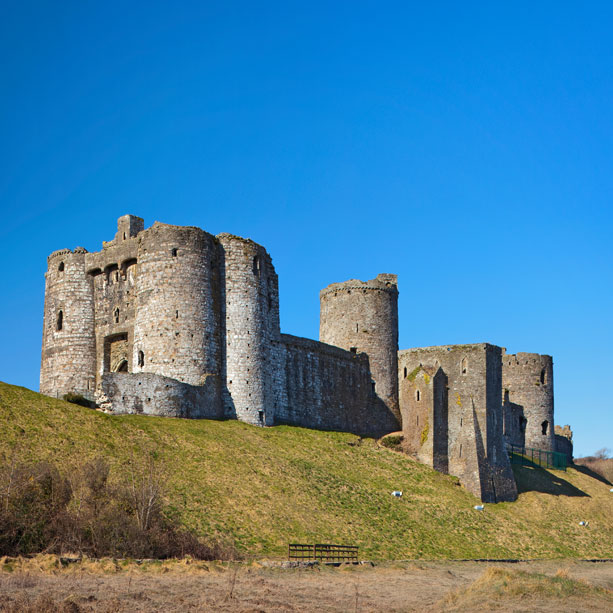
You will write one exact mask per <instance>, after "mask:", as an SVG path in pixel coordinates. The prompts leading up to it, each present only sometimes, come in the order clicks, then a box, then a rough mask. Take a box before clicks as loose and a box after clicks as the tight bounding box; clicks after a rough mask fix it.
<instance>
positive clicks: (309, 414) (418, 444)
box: [40, 215, 572, 501]
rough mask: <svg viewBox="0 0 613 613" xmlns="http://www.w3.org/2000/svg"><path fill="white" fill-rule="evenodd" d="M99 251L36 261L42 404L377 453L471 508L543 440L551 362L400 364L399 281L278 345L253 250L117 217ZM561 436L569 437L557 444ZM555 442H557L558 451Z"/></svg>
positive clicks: (499, 494)
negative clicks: (399, 457)
mask: <svg viewBox="0 0 613 613" xmlns="http://www.w3.org/2000/svg"><path fill="white" fill-rule="evenodd" d="M117 227H118V229H117V234H116V235H115V237H114V239H113V240H112V241H109V242H104V243H103V248H102V250H101V251H98V252H96V253H88V252H87V251H86V250H85V249H83V248H81V247H77V248H76V249H74V251H71V250H68V249H62V250H59V251H55V252H54V253H52V254H51V255H50V256H49V258H48V268H47V273H46V275H45V279H46V287H45V307H44V322H43V346H42V360H41V375H40V391H41V392H42V393H44V394H48V395H53V396H62V395H65V394H68V393H76V394H80V395H82V396H84V397H86V398H88V399H89V400H91V401H95V402H96V403H97V404H98V406H99V407H100V408H101V409H102V410H105V411H107V412H110V413H115V414H119V413H141V414H144V415H161V416H166V417H189V418H212V419H219V418H234V419H239V420H241V421H245V422H247V423H250V424H253V425H256V426H273V425H275V424H290V425H297V426H302V427H307V428H317V429H325V430H339V431H346V432H353V433H356V434H359V435H362V436H373V437H380V436H382V435H384V434H387V433H390V432H394V431H397V430H399V429H400V428H401V423H402V430H403V433H404V436H405V440H406V442H407V445H408V447H409V451H410V452H411V453H413V454H414V455H415V457H416V458H417V459H419V460H420V461H422V462H424V463H427V464H429V465H430V466H432V467H433V468H435V469H437V470H440V471H442V472H449V473H451V474H454V475H457V476H459V477H460V479H461V481H462V483H464V485H465V486H466V487H467V488H468V489H469V490H470V491H472V492H473V493H475V494H476V495H477V496H479V497H481V499H482V500H487V501H501V500H512V499H514V498H515V496H516V495H517V489H516V487H515V482H514V479H513V475H512V472H511V470H510V466H509V463H508V456H507V453H506V450H505V443H511V442H513V443H516V444H525V445H528V446H530V445H532V446H535V447H539V448H545V449H549V450H552V449H554V448H555V447H556V445H557V446H559V447H560V448H561V450H563V452H565V453H567V455H568V454H570V455H572V443H571V442H570V439H569V437H568V436H563V435H562V434H560V435H558V436H555V435H554V432H555V431H554V423H553V362H552V360H551V358H550V357H549V356H539V355H537V354H521V353H519V354H517V355H516V356H513V355H506V354H505V352H504V349H501V348H499V347H495V346H494V345H489V344H487V343H482V344H476V345H458V346H444V347H426V348H420V349H409V350H406V351H400V352H399V351H398V286H397V278H396V275H392V274H380V275H378V276H377V277H376V278H375V279H372V280H370V281H365V282H364V281H359V280H355V279H354V280H350V281H346V282H343V283H334V284H332V285H330V286H328V287H326V288H325V289H323V290H322V291H321V294H320V301H321V321H320V340H319V341H314V340H309V339H304V338H298V337H295V336H290V335H288V334H281V330H280V326H279V288H278V279H277V274H276V272H275V269H274V266H273V264H272V259H271V257H270V255H269V254H268V253H267V252H266V250H265V249H264V248H263V247H262V246H261V245H258V244H257V243H255V242H253V241H252V240H249V239H245V238H241V237H238V236H234V235H232V234H225V233H224V234H220V235H218V236H213V235H211V234H208V233H207V232H205V231H203V230H201V229H200V228H195V227H181V226H171V225H167V224H162V223H158V222H156V223H154V224H153V226H151V227H150V228H147V229H145V227H144V222H143V220H142V219H141V218H139V217H136V216H133V215H124V216H123V217H120V218H119V220H118V224H117ZM569 431H570V430H569ZM562 439H563V440H562Z"/></svg>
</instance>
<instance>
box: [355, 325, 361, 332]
mask: <svg viewBox="0 0 613 613" xmlns="http://www.w3.org/2000/svg"><path fill="white" fill-rule="evenodd" d="M359 329H360V326H359V324H356V325H355V331H356V332H359Z"/></svg>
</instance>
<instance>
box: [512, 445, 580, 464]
mask: <svg viewBox="0 0 613 613" xmlns="http://www.w3.org/2000/svg"><path fill="white" fill-rule="evenodd" d="M507 451H508V452H509V460H510V461H511V464H519V465H521V466H535V465H536V466H541V467H543V468H553V469H555V470H566V467H567V465H568V460H567V458H566V454H564V453H559V452H558V451H546V450H545V449H533V448H532V447H522V446H521V445H512V444H508V445H507Z"/></svg>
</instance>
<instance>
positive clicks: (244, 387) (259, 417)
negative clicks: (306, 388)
mask: <svg viewBox="0 0 613 613" xmlns="http://www.w3.org/2000/svg"><path fill="white" fill-rule="evenodd" d="M217 239H218V240H219V243H220V245H221V248H222V257H223V261H222V264H221V276H222V280H223V281H222V294H221V295H222V304H223V307H222V316H223V317H224V321H225V339H224V342H223V350H222V378H223V379H224V380H225V382H226V388H225V389H224V393H223V402H224V406H225V411H226V415H227V416H228V417H236V418H238V419H240V420H241V421H245V422H247V423H250V424H254V425H261V426H264V425H267V426H268V425H272V424H273V423H274V419H275V411H276V410H277V409H280V408H281V405H282V404H283V403H284V402H285V401H284V399H283V393H282V391H281V390H280V388H279V385H278V382H279V377H280V374H279V369H280V364H279V360H280V359H282V356H281V355H280V353H279V348H278V346H277V344H276V343H277V342H278V340H279V335H280V330H279V293H278V292H279V290H278V281H277V274H276V272H275V270H274V267H273V265H272V261H271V259H270V256H269V255H268V253H266V250H265V249H264V248H263V247H261V246H260V245H258V244H256V243H254V242H253V241H251V240H248V239H244V238H240V237H238V236H233V235H231V234H220V235H219V236H218V237H217Z"/></svg>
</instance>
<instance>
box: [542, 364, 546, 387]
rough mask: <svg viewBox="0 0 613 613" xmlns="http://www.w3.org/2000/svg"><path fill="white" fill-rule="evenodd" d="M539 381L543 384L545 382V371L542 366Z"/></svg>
mask: <svg viewBox="0 0 613 613" xmlns="http://www.w3.org/2000/svg"><path fill="white" fill-rule="evenodd" d="M541 383H542V384H543V385H544V384H545V383H547V371H546V370H545V369H544V368H543V370H541Z"/></svg>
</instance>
